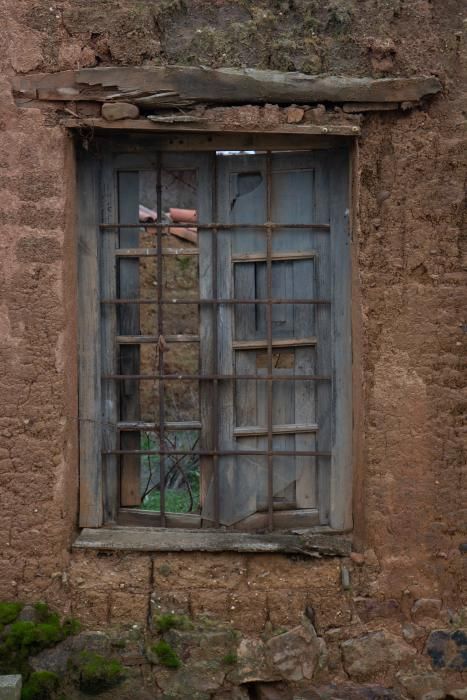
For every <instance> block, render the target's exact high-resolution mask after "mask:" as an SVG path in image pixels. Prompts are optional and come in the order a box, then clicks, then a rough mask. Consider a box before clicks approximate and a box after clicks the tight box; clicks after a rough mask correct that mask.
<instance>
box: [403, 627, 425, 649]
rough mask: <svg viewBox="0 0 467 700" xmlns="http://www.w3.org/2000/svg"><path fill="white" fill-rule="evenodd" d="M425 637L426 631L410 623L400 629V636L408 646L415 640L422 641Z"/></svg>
mask: <svg viewBox="0 0 467 700" xmlns="http://www.w3.org/2000/svg"><path fill="white" fill-rule="evenodd" d="M425 635H426V630H425V629H424V628H423V627H419V626H418V625H413V624H412V623H411V622H408V623H407V624H406V625H404V626H403V627H402V636H403V637H404V639H405V641H406V642H409V643H410V644H411V643H413V642H416V641H417V640H421V639H423V637H425Z"/></svg>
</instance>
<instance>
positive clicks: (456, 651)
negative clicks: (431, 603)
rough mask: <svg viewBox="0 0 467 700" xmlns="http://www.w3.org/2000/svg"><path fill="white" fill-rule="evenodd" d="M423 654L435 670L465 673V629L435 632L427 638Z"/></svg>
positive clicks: (466, 649)
mask: <svg viewBox="0 0 467 700" xmlns="http://www.w3.org/2000/svg"><path fill="white" fill-rule="evenodd" d="M425 653H426V654H427V655H428V656H429V657H430V658H431V664H432V666H433V668H436V669H447V670H449V671H465V670H466V669H467V628H463V629H457V630H455V631H452V630H435V631H433V632H431V634H430V636H429V637H428V640H427V643H426V646H425Z"/></svg>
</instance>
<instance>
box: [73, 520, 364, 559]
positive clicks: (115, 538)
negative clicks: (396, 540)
mask: <svg viewBox="0 0 467 700" xmlns="http://www.w3.org/2000/svg"><path fill="white" fill-rule="evenodd" d="M73 548H74V549H97V550H107V551H125V550H126V551H139V552H154V551H159V552H193V551H195V552H196V551H202V552H226V551H232V552H258V553H261V552H263V553H272V552H285V553H288V554H304V555H308V556H311V557H320V556H324V557H328V556H340V557H345V556H348V555H349V554H350V551H351V538H350V537H349V536H346V535H338V534H327V533H326V534H325V533H322V532H317V533H316V532H313V531H307V530H301V531H300V532H296V533H295V532H294V533H279V532H276V533H268V534H261V535H255V534H250V533H243V532H218V531H210V530H207V529H200V530H170V529H164V528H151V527H114V528H98V529H93V528H85V529H83V530H82V532H81V534H80V535H79V536H78V538H77V539H76V540H75V542H74V543H73Z"/></svg>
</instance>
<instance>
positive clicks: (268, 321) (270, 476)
mask: <svg viewBox="0 0 467 700" xmlns="http://www.w3.org/2000/svg"><path fill="white" fill-rule="evenodd" d="M271 196H272V158H271V152H270V151H268V152H267V154H266V218H267V221H268V225H267V228H266V289H267V297H268V304H267V306H266V331H267V367H268V375H269V376H268V380H267V382H268V390H267V428H268V449H267V453H268V454H267V457H268V490H267V493H268V503H267V505H268V529H269V530H270V531H271V532H272V530H273V529H274V519H273V505H274V472H273V469H274V464H273V458H272V444H273V437H272V420H273V416H272V390H273V384H272V370H273V362H272V302H271V299H272V228H271V226H270V225H269V222H270V221H271V220H272V202H271Z"/></svg>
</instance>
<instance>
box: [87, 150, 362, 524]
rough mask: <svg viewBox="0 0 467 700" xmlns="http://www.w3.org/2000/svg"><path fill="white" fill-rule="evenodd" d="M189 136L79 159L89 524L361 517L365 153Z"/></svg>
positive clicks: (343, 520) (344, 519) (328, 520)
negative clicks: (355, 375) (235, 144)
mask: <svg viewBox="0 0 467 700" xmlns="http://www.w3.org/2000/svg"><path fill="white" fill-rule="evenodd" d="M186 143H187V147H186V151H185V152H177V151H175V150H172V149H171V144H173V140H169V139H167V143H166V144H164V142H161V140H160V139H159V142H158V143H157V145H156V146H152V145H151V143H149V144H148V145H146V146H145V147H144V148H142V149H139V150H138V149H132V150H134V151H135V152H134V153H128V151H129V150H130V149H128V148H126V149H125V147H124V146H123V147H122V146H121V145H119V144H117V145H115V143H114V144H113V146H112V147H109V148H104V149H103V150H102V151H101V152H100V154H99V156H98V157H97V156H92V155H90V154H89V153H86V152H84V151H83V152H82V154H81V157H80V163H79V173H80V182H79V189H80V204H79V207H80V209H81V211H80V213H79V216H80V267H79V270H80V275H79V295H80V372H81V376H80V418H81V423H80V425H81V428H80V431H81V433H80V436H81V437H80V439H81V458H80V464H81V523H82V524H83V525H94V526H95V525H100V524H102V523H112V522H117V523H120V524H148V525H156V526H163V527H186V528H199V527H213V528H219V527H221V528H227V529H240V530H256V531H260V530H271V529H287V528H296V527H311V526H314V525H326V524H327V525H331V527H334V528H345V527H348V526H349V524H350V516H349V513H350V486H349V484H350V467H351V464H350V462H351V439H350V433H351V405H350V395H351V377H350V374H351V373H350V361H351V360H350V357H351V346H350V321H349V319H350V291H349V290H350V282H349V278H350V274H349V268H350V253H349V239H348V230H347V229H348V222H347V220H348V201H347V188H348V184H347V183H348V173H347V171H348V162H347V152H346V150H345V148H333V149H329V148H328V149H323V150H307V148H306V146H305V145H304V146H300V147H299V146H297V144H296V143H295V144H294V145H293V146H292V144H290V145H288V144H287V143H284V140H282V141H281V142H280V145H279V144H278V146H276V147H275V145H274V143H271V145H270V147H269V148H268V149H266V150H261V148H260V147H256V144H254V143H252V148H253V150H249V151H236V152H234V151H226V150H223V151H221V150H219V147H218V146H217V150H211V151H208V147H206V146H205V150H204V151H199V150H195V149H194V150H190V149H189V140H186ZM178 148H180V146H178ZM125 151H127V152H125Z"/></svg>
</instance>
